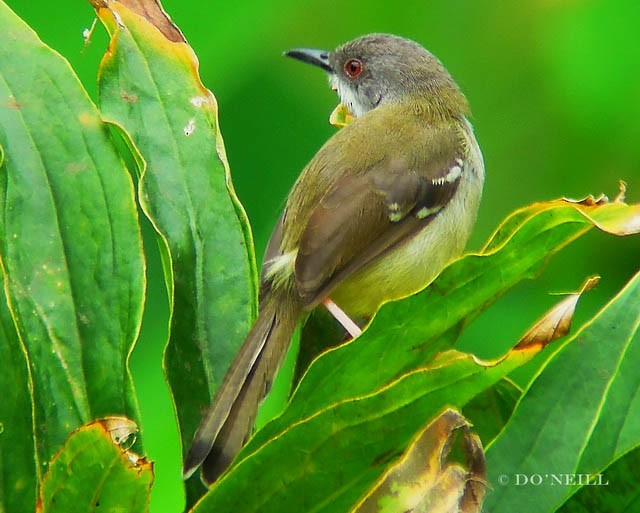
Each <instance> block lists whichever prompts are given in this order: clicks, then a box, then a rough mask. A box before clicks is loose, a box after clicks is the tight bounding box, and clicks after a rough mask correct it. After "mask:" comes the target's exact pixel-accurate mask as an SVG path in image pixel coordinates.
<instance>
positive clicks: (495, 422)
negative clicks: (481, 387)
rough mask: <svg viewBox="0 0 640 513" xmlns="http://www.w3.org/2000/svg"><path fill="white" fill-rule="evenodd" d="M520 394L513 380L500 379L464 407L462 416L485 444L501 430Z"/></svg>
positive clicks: (520, 391)
mask: <svg viewBox="0 0 640 513" xmlns="http://www.w3.org/2000/svg"><path fill="white" fill-rule="evenodd" d="M521 394H522V390H520V388H519V387H518V386H517V385H516V384H515V383H513V381H510V380H509V379H502V380H500V381H498V382H497V383H496V384H495V385H494V386H492V387H491V388H489V389H487V390H485V391H484V392H482V393H480V394H478V395H477V396H476V397H474V398H473V399H472V400H471V401H470V402H469V404H467V405H466V406H465V407H464V410H463V413H464V416H465V417H466V418H467V419H469V422H470V423H471V425H472V426H473V430H474V431H475V432H476V433H477V434H478V436H479V437H480V440H482V441H483V442H484V444H485V445H486V444H488V443H489V442H490V441H491V440H493V439H494V438H495V437H496V436H498V433H500V431H502V428H504V426H505V425H506V423H507V421H508V420H509V417H511V414H512V413H513V410H514V408H515V407H516V403H517V402H518V399H520V395H521Z"/></svg>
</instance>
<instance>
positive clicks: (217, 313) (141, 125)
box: [92, 0, 257, 449]
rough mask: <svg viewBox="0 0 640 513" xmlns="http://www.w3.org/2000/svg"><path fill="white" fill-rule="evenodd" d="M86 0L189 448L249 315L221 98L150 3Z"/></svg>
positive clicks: (105, 108)
mask: <svg viewBox="0 0 640 513" xmlns="http://www.w3.org/2000/svg"><path fill="white" fill-rule="evenodd" d="M92 3H93V4H94V5H95V6H96V7H97V8H98V16H99V17H100V19H101V20H102V22H103V23H104V25H105V26H106V28H107V30H108V31H109V33H110V34H111V38H112V39H111V44H110V46H109V50H108V52H107V53H106V55H105V57H104V59H103V62H102V65H101V69H100V83H99V89H100V107H101V109H102V112H103V115H104V116H105V118H106V119H108V120H109V121H110V122H112V123H114V124H117V125H119V126H120V127H123V128H124V129H125V130H126V132H127V133H128V134H129V135H130V137H131V139H130V141H129V142H130V143H131V144H132V145H133V146H134V151H136V152H139V156H140V157H141V159H142V168H141V177H140V190H139V195H140V202H141V204H142V207H143V209H144V211H145V213H146V215H147V216H148V217H149V219H150V220H151V221H152V223H153V225H154V226H155V228H156V230H157V231H158V233H159V236H160V239H161V245H162V246H163V247H164V251H163V255H164V257H165V275H166V279H167V286H168V290H169V294H170V302H171V307H172V313H171V334H170V340H169V343H168V346H167V351H166V355H165V365H166V372H167V376H168V379H169V382H170V385H171V389H172V393H173V398H174V402H175V405H176V410H177V413H178V419H179V423H180V430H181V435H182V445H183V448H185V449H186V447H187V446H188V445H189V443H190V442H191V440H192V437H193V434H194V432H195V430H196V428H197V425H198V423H199V422H200V418H201V414H202V412H203V411H204V410H205V409H206V407H207V406H208V405H209V403H210V401H211V399H212V397H213V394H214V392H215V390H216V389H217V387H218V386H219V384H220V382H221V380H222V378H223V376H224V374H225V372H226V369H227V367H228V366H229V364H230V363H231V361H232V359H233V357H234V356H235V353H236V352H237V349H238V347H239V346H240V344H241V343H242V341H243V339H244V336H245V334H246V333H247V331H248V329H249V326H250V323H251V321H252V319H253V317H254V315H255V312H256V297H255V296H256V281H257V277H256V269H255V262H254V256H253V246H252V241H251V234H250V231H249V225H248V222H247V220H246V217H245V214H244V212H243V210H242V207H241V206H240V204H239V202H238V200H237V198H236V196H235V194H234V192H233V188H232V185H231V180H230V176H229V169H228V164H227V160H226V157H225V153H224V147H223V143H222V138H221V135H220V131H219V128H218V122H217V104H216V100H215V98H214V96H213V95H212V94H211V92H210V91H209V90H207V89H206V88H205V87H204V86H203V85H202V83H201V82H200V78H199V76H198V63H197V60H196V57H195V55H194V53H193V51H192V50H191V48H190V47H189V46H188V45H187V44H186V42H185V41H184V38H183V37H182V35H181V34H180V32H179V30H178V29H177V28H176V27H175V26H174V25H173V24H172V23H171V22H170V21H169V20H168V18H167V17H166V15H165V14H164V12H163V11H162V10H161V8H160V7H159V6H158V4H157V2H155V1H149V0H145V1H138V2H129V1H127V2H125V1H123V2H119V1H112V2H109V3H108V8H107V7H103V4H104V2H99V1H94V2H92ZM104 5H106V4H104Z"/></svg>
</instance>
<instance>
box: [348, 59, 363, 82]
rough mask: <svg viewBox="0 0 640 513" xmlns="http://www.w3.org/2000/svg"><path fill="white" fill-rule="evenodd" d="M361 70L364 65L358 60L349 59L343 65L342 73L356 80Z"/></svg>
mask: <svg viewBox="0 0 640 513" xmlns="http://www.w3.org/2000/svg"><path fill="white" fill-rule="evenodd" d="M363 68H364V65H363V64H362V61H361V60H360V59H349V60H348V61H347V62H345V63H344V72H345V73H346V74H347V76H348V77H350V78H356V77H357V76H358V75H359V74H360V73H362V70H363Z"/></svg>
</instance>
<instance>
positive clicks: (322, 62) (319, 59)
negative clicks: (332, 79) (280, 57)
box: [284, 48, 333, 73]
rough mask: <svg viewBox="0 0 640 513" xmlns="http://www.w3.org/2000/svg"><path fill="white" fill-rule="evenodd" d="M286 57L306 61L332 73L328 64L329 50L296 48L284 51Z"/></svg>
mask: <svg viewBox="0 0 640 513" xmlns="http://www.w3.org/2000/svg"><path fill="white" fill-rule="evenodd" d="M284 54H285V55H286V56H287V57H293V58H294V59H298V60H299V61H302V62H307V63H309V64H313V65H314V66H318V67H319V68H322V69H323V70H325V71H328V72H329V73H333V68H332V67H331V65H330V64H329V52H327V51H326V50H314V49H312V48H296V49H294V50H288V51H286V52H285V53H284Z"/></svg>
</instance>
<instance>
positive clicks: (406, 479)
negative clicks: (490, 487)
mask: <svg viewBox="0 0 640 513" xmlns="http://www.w3.org/2000/svg"><path fill="white" fill-rule="evenodd" d="M469 427H470V426H469V423H468V422H467V421H466V420H465V418H464V417H462V415H460V414H459V413H458V412H457V411H455V410H452V409H449V410H445V411H444V412H443V413H442V414H441V415H440V416H439V417H438V418H437V419H435V420H434V421H433V422H431V424H429V426H427V428H426V429H425V430H424V431H423V432H422V433H420V434H419V435H418V437H417V438H416V439H415V440H414V441H412V442H411V445H410V446H409V448H408V449H407V451H406V452H405V454H403V456H402V458H401V459H400V461H399V462H398V463H397V464H396V465H394V466H393V467H391V468H390V469H389V471H387V472H386V473H385V475H384V476H383V477H382V479H380V481H379V482H378V483H376V485H375V487H374V488H373V489H372V490H371V492H369V493H368V494H367V495H366V496H365V497H364V498H363V499H362V500H361V501H360V502H359V503H358V505H357V506H356V507H355V508H354V509H353V511H352V512H351V513H399V512H407V511H410V512H411V513H429V512H437V513H479V512H480V509H481V507H482V499H483V497H484V493H485V464H484V453H483V452H482V443H481V442H480V439H479V438H478V436H477V435H476V434H474V433H471V431H470V428H469ZM456 442H458V444H457V446H458V447H459V450H460V452H461V453H462V456H463V457H464V460H465V461H464V462H459V461H456V460H455V459H454V458H453V457H452V456H453V455H452V454H451V453H452V450H453V449H454V448H455V447H456Z"/></svg>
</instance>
